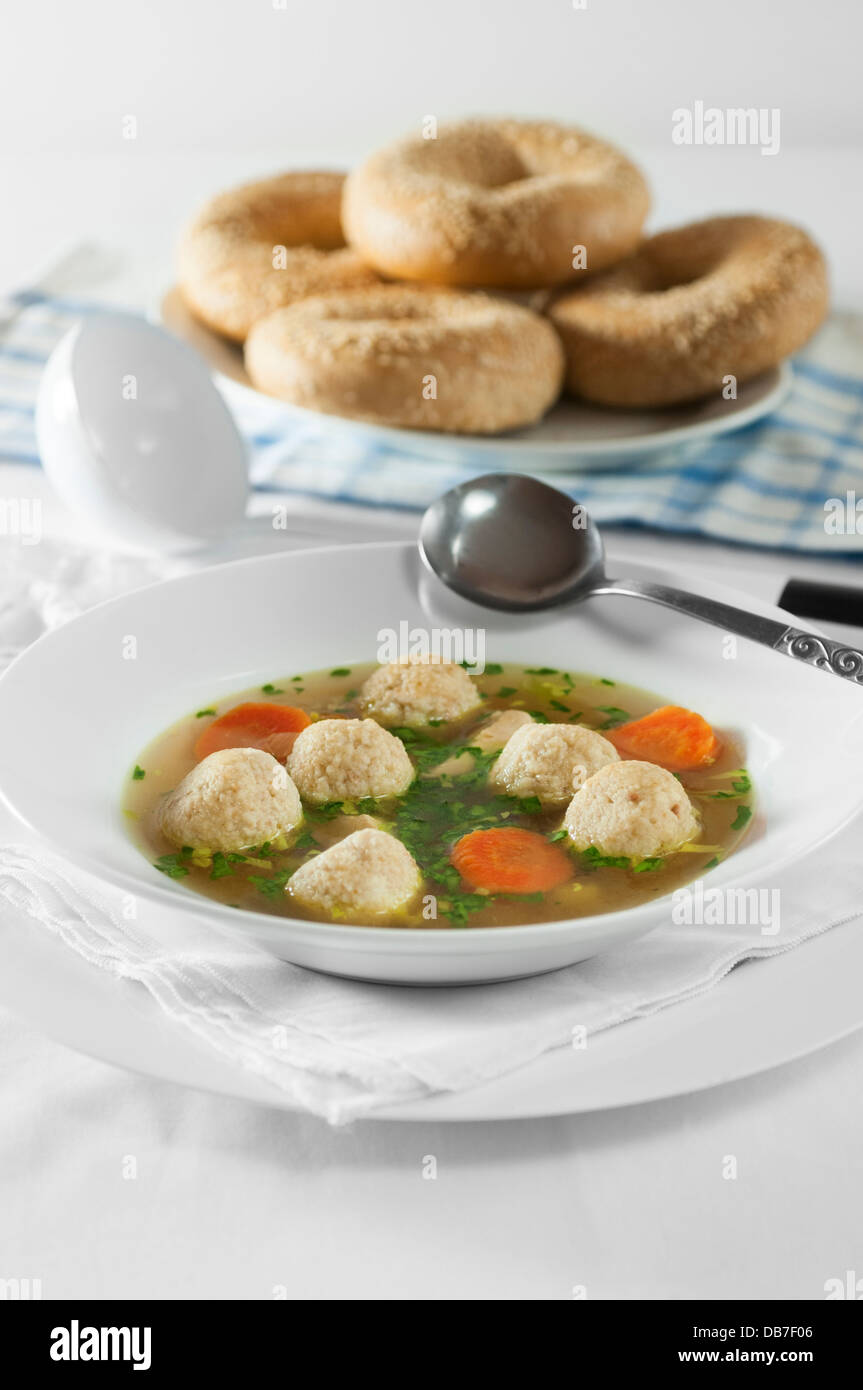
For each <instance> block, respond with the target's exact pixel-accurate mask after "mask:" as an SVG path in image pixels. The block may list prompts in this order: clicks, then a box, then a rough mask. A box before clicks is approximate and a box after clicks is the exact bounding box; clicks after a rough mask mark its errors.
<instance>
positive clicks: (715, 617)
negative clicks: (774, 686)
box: [585, 579, 863, 686]
mask: <svg viewBox="0 0 863 1390" xmlns="http://www.w3.org/2000/svg"><path fill="white" fill-rule="evenodd" d="M589 592H590V593H593V594H626V595H627V596H628V597H630V598H646V599H649V600H650V602H652V603H661V604H662V605H663V607H664V608H673V609H674V611H675V612H677V613H685V614H687V616H688V617H690V618H698V619H699V620H700V621H701V622H703V623H711V624H712V625H713V626H714V627H721V628H724V629H725V631H726V632H734V633H737V635H738V636H740V637H749V638H750V639H751V640H752V641H753V642H761V643H762V644H763V645H764V646H765V647H772V648H773V650H774V651H777V652H782V654H783V655H784V656H791V657H794V659H795V660H796V661H804V662H805V663H806V664H807V666H815V667H817V669H818V670H819V671H829V672H830V674H831V675H834V676H842V677H843V678H844V679H845V680H849V681H853V682H854V683H855V685H861V686H863V652H860V651H858V650H857V648H856V647H848V646H846V645H845V644H844V643H842V642H834V641H832V640H831V638H829V637H818V636H816V634H815V633H814V632H804V631H803V630H802V629H801V628H797V627H787V626H786V625H785V623H780V622H777V621H776V619H775V618H763V617H762V616H761V615H760V614H759V613H748V612H747V611H746V609H745V608H735V607H733V606H732V605H731V604H730V603H719V602H717V600H716V599H710V598H704V597H703V596H702V595H701V594H690V593H687V592H686V590H685V589H672V588H670V587H669V586H668V585H666V584H648V583H645V582H643V581H641V580H639V579H609V580H607V581H606V582H605V583H601V584H597V585H595V586H593V587H592V588H591V589H590V590H589ZM585 596H586V595H585Z"/></svg>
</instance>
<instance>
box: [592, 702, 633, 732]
mask: <svg viewBox="0 0 863 1390" xmlns="http://www.w3.org/2000/svg"><path fill="white" fill-rule="evenodd" d="M597 709H598V710H599V713H600V714H605V715H607V716H608V718H607V719H606V720H605V721H604V722H603V723H602V724H600V726H599V727H600V729H615V728H617V725H618V724H625V723H626V721H627V719H631V718H632V715H631V714H630V713H629V711H628V710H625V709H618V707H617V705H597Z"/></svg>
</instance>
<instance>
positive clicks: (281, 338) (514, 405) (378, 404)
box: [245, 285, 563, 434]
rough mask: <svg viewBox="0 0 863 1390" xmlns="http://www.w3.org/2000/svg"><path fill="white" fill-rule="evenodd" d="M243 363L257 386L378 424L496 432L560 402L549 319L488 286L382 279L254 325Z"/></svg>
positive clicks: (556, 348)
mask: <svg viewBox="0 0 863 1390" xmlns="http://www.w3.org/2000/svg"><path fill="white" fill-rule="evenodd" d="M245 358H246V370H247V372H248V374H249V376H250V378H251V380H252V382H253V383H254V385H255V386H257V387H258V389H259V390H261V391H266V392H268V393H269V394H270V395H272V396H278V397H280V398H281V399H282V400H287V401H291V402H293V403H294V404H295V405H300V406H305V407H306V408H308V409H311V410H319V411H323V412H324V413H326V414H329V415H342V416H347V417H349V418H351V419H356V420H367V421H372V422H374V423H376V424H383V425H395V426H402V427H405V428H408V429H425V430H443V431H447V432H454V433H463V434H496V433H498V432H499V431H501V430H507V429H515V428H517V427H518V426H521V425H529V424H532V423H533V422H534V421H535V420H537V419H539V417H540V416H541V415H543V414H544V413H545V411H546V410H547V409H548V407H549V406H550V405H551V404H552V403H553V402H554V401H555V400H556V399H557V397H558V395H559V393H560V388H561V383H562V380H563V350H562V348H561V346H560V342H559V340H558V337H557V334H556V333H555V331H554V329H553V328H552V327H551V325H550V324H549V323H548V322H546V320H545V319H543V318H541V317H540V316H539V315H538V314H535V313H533V312H532V311H531V310H530V309H523V308H521V307H519V306H518V305H514V304H510V303H507V302H505V301H504V300H500V299H495V298H493V297H491V296H489V295H485V294H459V293H456V292H454V291H452V290H435V289H425V288H423V289H421V288H419V287H418V286H402V285H381V286H378V287H376V288H373V289H365V290H349V291H346V292H345V293H343V294H327V295H319V296H317V297H315V298H313V299H306V300H303V301H302V302H301V303H299V304H294V305H292V306H291V307H290V308H288V309H279V310H277V311H276V312H275V313H274V314H270V315H269V316H268V317H267V318H265V319H261V320H260V321H259V322H258V323H257V324H255V326H254V328H253V329H252V331H251V333H250V334H249V337H248V339H247V341H246V349H245Z"/></svg>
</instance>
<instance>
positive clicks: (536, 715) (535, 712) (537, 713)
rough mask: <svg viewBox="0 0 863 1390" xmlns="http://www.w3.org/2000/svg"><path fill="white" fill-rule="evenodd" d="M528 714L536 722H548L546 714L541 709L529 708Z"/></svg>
mask: <svg viewBox="0 0 863 1390" xmlns="http://www.w3.org/2000/svg"><path fill="white" fill-rule="evenodd" d="M528 714H529V715H530V717H531V719H533V720H535V721H536V723H537V724H548V722H549V718H548V715H547V714H543V712H542V710H541V709H529V710H528Z"/></svg>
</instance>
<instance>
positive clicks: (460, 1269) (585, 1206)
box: [0, 151, 863, 1299]
mask: <svg viewBox="0 0 863 1390" xmlns="http://www.w3.org/2000/svg"><path fill="white" fill-rule="evenodd" d="M842 158H843V159H844V158H845V157H844V156H843V157H842ZM848 161H850V156H849V157H848ZM765 162H766V161H765ZM771 164H772V165H775V166H779V165H780V164H782V165H783V167H784V168H785V169H787V175H786V183H785V186H786V188H787V190H788V191H787V198H786V201H787V204H788V206H787V207H784V208H782V209H781V210H783V211H786V212H788V213H789V214H791V213H794V212H796V214H797V215H798V216H804V215H805V214H806V208H805V207H804V206H802V205H801V203H800V199H799V196H798V192H797V188H798V180H799V177H800V164H799V162H798V164H797V165H795V162H794V152H793V151H789V154H788V156H787V161H786V156H785V154H784V153H783V158H782V160H781V161H780V160H776V161H771ZM717 167H719V164H718V163H717ZM830 167H831V166H829V164H828V166H827V169H826V171H825V167H824V162H823V161H821V160H820V158H819V159H817V160H816V159H815V157H814V155H813V160H812V171H816V174H817V186H818V188H819V190H820V193H819V198H818V199H816V200H813V203H812V215H813V216H815V215H816V214H817V216H818V220H819V223H820V225H821V226H822V227H826V226H827V225H828V224H829V220H830V217H829V207H826V206H825V200H826V199H827V198H828V197H829V194H830V190H831V189H832V190H834V191H833V198H834V203H833V212H834V215H835V225H836V227H837V228H838V229H839V230H838V231H837V240H836V241H835V242H834V244H833V245H832V247H831V250H832V252H833V260H834V278H835V280H836V282H837V283H838V284H839V285H840V286H841V289H842V302H843V303H845V304H846V305H848V306H853V307H860V305H861V303H863V272H861V270H860V260H859V256H858V254H857V249H856V244H854V245H853V246H852V243H851V240H850V239H849V237H847V236H846V235H845V231H843V230H842V229H843V228H847V227H848V225H849V221H848V218H847V216H846V215H845V211H844V209H843V207H842V200H844V199H845V198H847V197H848V190H849V188H850V187H851V186H852V183H853V179H852V178H851V176H850V173H849V171H850V170H852V169H853V162H848V165H847V168H846V165H845V164H842V161H841V159H840V160H839V162H838V163H835V165H834V166H833V173H832V175H831V174H830ZM184 168H185V169H186V170H188V163H186V165H185V166H184ZM843 170H844V172H843ZM236 172H237V171H236V170H234V169H227V170H226V171H225V172H224V176H223V177H224V181H230V179H231V178H232V177H234V174H235V173H236ZM755 172H756V173H757V172H758V171H757V166H756V168H755ZM774 172H775V171H774ZM180 173H181V171H180V168H179V165H178V167H177V168H176V169H172V168H171V167H168V168H167V169H165V168H160V169H159V171H156V170H155V169H152V170H150V171H149V173H148V172H147V171H146V170H144V171H141V170H139V178H138V181H137V182H136V183H135V184H134V186H130V189H129V194H130V200H131V202H130V200H129V199H125V198H123V199H116V197H115V196H114V194H113V193H111V194H110V199H111V211H110V213H109V212H107V211H106V208H107V203H106V201H105V200H106V199H107V198H108V197H109V192H108V189H109V185H108V184H106V182H105V177H104V175H105V170H104V169H102V168H101V167H98V168H97V167H96V166H94V167H92V168H91V169H89V170H88V168H87V167H85V166H84V165H83V164H81V163H77V164H76V165H75V167H74V178H75V197H74V198H70V199H68V200H65V203H64V200H63V198H62V196H60V194H58V192H57V190H58V189H62V182H63V179H64V178H65V177H66V175H65V174H64V172H63V169H62V168H60V167H59V166H58V168H56V169H55V170H54V177H55V184H54V190H55V191H54V201H55V203H56V201H57V200H58V198H59V201H60V203H64V205H65V206H66V208H67V209H68V212H69V218H70V219H71V221H72V223H73V224H74V225H72V226H69V227H68V228H67V231H68V232H69V234H71V235H76V236H77V235H79V234H84V233H86V232H88V231H93V230H95V229H96V227H104V226H105V221H104V218H107V220H108V225H109V227H110V228H111V230H112V231H113V232H116V231H117V230H118V229H119V230H120V231H121V232H122V233H123V234H124V236H125V235H126V233H128V235H127V237H126V240H125V241H124V244H128V245H129V246H131V247H132V248H133V249H134V251H135V255H134V256H133V258H132V272H133V276H134V278H135V284H136V286H138V285H142V286H145V287H146V289H147V290H148V292H150V293H152V294H155V291H156V289H157V288H158V286H159V285H160V284H161V283H164V281H165V278H166V276H167V273H168V272H167V262H166V251H167V240H168V239H167V237H166V236H165V229H164V224H163V209H164V207H166V206H169V205H171V199H172V198H175V201H176V202H177V205H180V202H183V203H185V202H188V201H189V199H190V198H192V196H193V194H192V193H190V192H189V191H188V190H187V189H185V188H184V189H183V191H182V193H181V191H180ZM70 177H71V170H70ZM157 177H158V182H157ZM208 177H209V176H208ZM737 177H738V175H737V174H735V178H737ZM771 177H774V174H771ZM7 178H11V179H12V186H13V188H14V186H15V180H16V178H18V179H19V181H20V184H21V188H22V189H24V188H25V187H26V190H27V194H28V197H29V196H30V195H31V190H32V188H33V180H32V175H31V174H30V172H29V170H28V176H27V178H26V179H25V176H24V171H23V169H22V170H20V171H18V172H17V173H16V169H15V168H14V166H13V167H12V169H11V172H7ZM201 178H203V175H202V176H201ZM148 179H149V181H150V182H149V185H148V182H147V180H148ZM216 181H217V179H216V177H215V175H214V176H213V178H212V180H211V182H216ZM48 184H50V180H48ZM148 187H149V189H150V193H149V194H148V193H147V188H148ZM157 187H158V189H159V195H158V197H157V196H156V195H155V193H154V190H155V189H156V188H157ZM166 188H167V191H166ZM172 190H173V191H172ZM197 191H198V190H194V196H197ZM745 191H746V190H744V192H745ZM704 192H705V190H704V189H701V190H698V189H694V190H687V189H680V190H679V192H678V194H677V195H676V199H675V206H674V207H673V208H668V209H666V214H667V215H666V217H665V218H664V219H663V218H660V220H666V221H667V220H671V217H672V216H674V215H675V214H677V215H688V214H689V212H690V208H689V207H688V205H687V198H688V197H690V195H691V197H692V198H693V199H695V198H696V197H698V196H700V197H701V198H702V205H703V203H704ZM822 195H823V196H822ZM136 200H137V203H136ZM717 200H718V201H721V200H722V199H721V197H720V193H717V195H716V198H715V199H708V203H709V204H712V203H713V202H716V201H717ZM795 200H796V202H795ZM725 201H726V202H728V201H729V200H728V198H727V197H726V198H725ZM736 201H737V202H738V203H740V201H741V198H740V196H738V198H737V200H736ZM743 201H744V202H745V201H746V200H745V198H744V199H743ZM758 201H759V200H758V199H757V198H756V197H754V196H753V197H752V198H751V202H752V203H753V205H754V204H755V203H756V202H758ZM761 201H763V200H761ZM770 201H771V206H773V205H776V204H777V198H776V194H775V192H774V193H773V194H772V195H771V199H770ZM145 203H146V206H147V208H148V209H149V218H150V222H149V224H147V223H146V222H142V221H137V222H136V223H135V226H134V227H133V226H132V222H133V220H134V219H135V217H136V208H137V206H138V204H140V206H141V207H143V206H144V204H145ZM678 205H679V206H678ZM96 207H99V208H101V214H100V217H96V215H95V213H91V214H87V212H86V209H87V208H91V209H93V208H96ZM156 208H158V209H159V213H158V217H159V219H160V220H159V228H160V230H159V233H158V237H157V236H156V235H155V233H154V231H153V229H154V228H155V226H156V222H157V218H156V214H155V212H154V209H156ZM102 215H104V218H103V217H102ZM88 216H89V221H88ZM100 218H102V220H100ZM47 225H48V219H47V218H46V215H45V209H44V208H42V210H41V212H40V209H39V207H38V206H37V205H36V204H35V203H34V205H33V206H32V208H31V209H30V210H29V211H28V210H27V207H26V206H23V207H22V210H21V214H20V216H19V217H18V219H17V221H16V223H15V230H14V235H13V234H12V233H10V231H9V228H8V225H7V227H6V228H5V229H3V233H2V236H0V250H2V249H3V247H4V240H3V238H5V249H6V251H8V253H9V256H8V260H7V261H6V263H5V268H4V266H3V265H2V264H0V277H2V283H0V288H4V289H6V288H12V287H13V277H14V279H18V280H20V279H22V278H24V277H26V276H29V275H30V274H31V273H33V272H35V271H36V270H37V269H38V268H39V267H38V263H37V261H36V260H34V259H32V258H30V252H31V249H32V251H33V256H34V257H37V258H42V257H43V256H47V254H48V249H49V247H48V243H47V242H46V240H45V238H46V227H47ZM51 235H52V236H53V235H55V232H54V231H52V233H51ZM25 478H26V482H25ZM43 485H44V484H43V481H42V480H41V479H39V480H38V481H37V483H36V486H37V487H39V488H41V487H42V486H43ZM24 486H26V494H27V495H28V496H29V495H32V494H33V489H34V475H33V472H32V470H26V473H23V472H22V470H18V469H15V468H8V469H5V470H3V472H2V476H0V497H2V496H20V495H22V487H24ZM44 515H45V526H46V529H48V531H49V533H52V534H64V533H68V532H69V531H70V530H72V531H74V529H75V528H74V526H73V525H72V524H71V523H70V520H69V518H68V517H67V516H66V515H65V513H64V512H63V511H62V508H60V507H59V505H58V504H57V503H56V502H55V501H54V500H53V499H50V498H48V497H47V495H46V505H45V512H44ZM415 524H416V523H415V520H414V519H413V518H410V517H407V518H406V517H404V516H401V517H397V516H394V517H388V516H386V515H385V514H381V513H378V514H376V515H375V517H374V518H373V519H371V521H370V522H368V523H367V524H366V525H365V527H364V529H363V523H362V522H361V521H360V520H358V521H357V526H358V535H359V534H360V532H361V533H362V535H363V536H365V537H367V538H370V539H371V538H374V536H375V535H376V534H388V535H393V534H405V535H408V534H411V533H412V532H413V530H414V528H415ZM4 543H6V542H5V541H4ZM613 548H614V549H615V550H616V551H617V552H618V553H620V554H622V553H629V554H632V555H633V556H637V557H638V558H642V559H650V558H651V556H659V555H660V554H661V557H662V560H663V562H664V563H672V562H674V561H675V560H679V561H680V562H682V563H686V562H691V561H692V560H693V559H694V558H695V557H696V555H697V557H698V559H699V561H700V563H702V564H704V565H705V566H712V567H713V568H714V569H716V570H719V571H721V572H722V575H723V578H724V579H725V580H726V581H728V580H731V581H732V582H736V583H737V584H738V585H740V586H741V587H743V588H744V589H745V590H748V591H749V592H752V593H756V592H757V593H759V594H763V595H765V596H767V597H770V598H773V599H775V598H776V597H777V596H778V593H779V590H780V589H781V587H782V583H783V581H784V579H785V578H786V577H787V576H788V573H789V562H788V560H787V559H785V558H783V557H782V556H776V555H769V554H763V553H757V554H756V553H753V554H749V553H741V552H740V551H737V550H731V549H728V550H726V549H724V548H723V547H720V546H708V545H702V546H700V547H698V548H697V550H696V548H695V547H694V546H693V544H692V543H691V542H686V541H682V540H678V541H669V540H668V539H667V538H661V539H660V538H656V537H651V536H649V535H627V536H619V537H616V538H613ZM794 572H795V573H797V574H814V575H818V574H821V576H822V577H824V578H828V577H830V578H836V579H838V578H841V577H842V576H843V575H845V576H851V577H856V575H855V572H854V571H853V569H852V568H851V567H850V566H844V565H843V566H836V565H831V564H830V563H829V562H824V561H818V560H805V561H804V560H795V561H794ZM844 631H845V633H846V635H847V634H848V629H845V630H844ZM855 635H856V637H857V640H858V641H859V640H860V636H861V635H860V634H855ZM768 968H769V967H768ZM861 1081H863V1033H861V1034H858V1035H857V1036H855V1037H852V1038H850V1039H848V1040H846V1041H845V1042H843V1043H840V1044H837V1045H835V1046H833V1047H831V1048H829V1049H827V1050H825V1051H824V1052H822V1053H820V1054H817V1055H815V1056H813V1057H811V1058H809V1059H806V1060H804V1061H800V1062H796V1063H794V1064H792V1065H789V1066H787V1067H784V1068H782V1069H780V1070H778V1071H775V1072H772V1073H769V1074H767V1075H765V1076H763V1077H760V1078H755V1079H753V1080H751V1081H747V1082H741V1083H737V1084H735V1085H732V1086H727V1087H723V1088H721V1089H718V1090H714V1091H710V1092H705V1093H702V1094H700V1095H697V1096H693V1097H689V1098H681V1099H678V1100H673V1101H666V1102H663V1103H660V1104H654V1105H649V1106H641V1107H636V1108H631V1109H628V1110H622V1111H619V1112H615V1113H608V1114H597V1115H588V1116H579V1117H574V1118H571V1119H550V1120H543V1121H530V1122H510V1123H506V1124H504V1123H500V1124H481V1125H479V1124H478V1125H461V1126H459V1125H452V1126H446V1125H427V1124H417V1125H399V1124H395V1123H367V1124H360V1125H358V1126H355V1127H353V1128H350V1129H347V1130H337V1131H333V1130H331V1129H329V1128H327V1127H326V1126H325V1125H324V1124H323V1123H321V1122H319V1121H317V1120H313V1119H309V1118H303V1117H294V1116H291V1115H289V1114H284V1113H278V1112H275V1111H270V1110H266V1109H263V1108H258V1107H255V1106H252V1105H249V1104H245V1103H238V1102H234V1101H231V1100H228V1099H224V1098H220V1097H214V1096H210V1095H203V1094H197V1093H191V1092H187V1091H183V1090H181V1089H179V1088H177V1087H174V1086H171V1085H168V1084H165V1083H162V1082H156V1081H151V1080H147V1079H143V1078H141V1077H138V1076H132V1075H129V1074H126V1073H123V1072H120V1071H117V1070H115V1069H113V1068H111V1067H109V1066H106V1065H104V1064H102V1063H99V1062H94V1061H92V1060H89V1059H87V1058H85V1057H81V1056H78V1055H76V1054H74V1053H72V1052H70V1051H68V1050H67V1049H65V1048H63V1047H61V1046H59V1045H57V1044H55V1043H52V1042H49V1041H46V1040H45V1039H44V1038H42V1037H40V1036H38V1035H37V1034H36V1033H34V1032H33V1031H32V1030H31V1028H29V1027H28V1026H27V1025H26V1024H24V1023H22V1022H20V1021H19V1020H17V1019H16V1018H15V1017H13V1016H12V1015H11V1014H8V1013H0V1278H7V1279H8V1278H19V1279H20V1278H38V1279H40V1280H41V1281H42V1290H43V1296H44V1297H46V1298H48V1297H66V1296H83V1297H110V1296H114V1297H123V1298H127V1297H155V1298H175V1297H179V1298H186V1297H219V1298H271V1297H273V1296H279V1295H280V1294H283V1293H287V1295H288V1296H289V1297H297V1298H345V1299H355V1298H394V1299H400V1298H410V1299H416V1298H419V1299H436V1298H459V1299H461V1298H465V1299H472V1298H478V1299H521V1298H538V1299H568V1298H571V1297H572V1290H573V1288H574V1287H575V1286H579V1285H581V1286H585V1287H586V1290H587V1296H588V1297H589V1298H658V1299H665V1298H685V1297H697V1298H709V1297H717V1298H731V1297H744V1298H758V1297H768V1298H800V1299H817V1298H820V1297H823V1289H824V1282H825V1280H827V1279H828V1278H834V1277H839V1278H844V1276H845V1272H846V1271H847V1270H853V1269H857V1270H861V1269H863V1222H861V1199H860V1182H859V1171H860V1164H861V1161H863V1110H861V1107H860V1104H859V1096H860V1091H861ZM427 1155H434V1156H435V1157H436V1159H437V1178H436V1179H435V1180H434V1181H429V1180H427V1179H425V1178H424V1177H423V1167H424V1165H423V1160H424V1158H425V1156H427ZM727 1155H734V1156H735V1157H736V1158H737V1162H738V1177H737V1179H736V1180H735V1181H728V1180H726V1179H725V1178H724V1177H723V1160H724V1158H725V1157H726V1156H727ZM130 1160H134V1163H131V1162H130ZM130 1172H135V1173H136V1176H134V1177H129V1176H127V1175H128V1174H129V1173H130Z"/></svg>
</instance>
